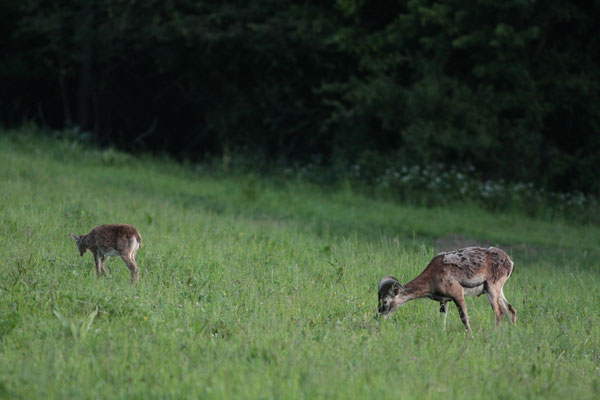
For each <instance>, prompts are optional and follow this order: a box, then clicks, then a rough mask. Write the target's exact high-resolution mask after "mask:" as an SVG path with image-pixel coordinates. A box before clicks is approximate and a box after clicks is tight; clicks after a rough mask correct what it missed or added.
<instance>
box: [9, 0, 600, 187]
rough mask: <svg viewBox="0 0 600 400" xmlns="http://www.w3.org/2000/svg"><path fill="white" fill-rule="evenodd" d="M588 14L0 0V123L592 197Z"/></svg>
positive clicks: (182, 151)
mask: <svg viewBox="0 0 600 400" xmlns="http://www.w3.org/2000/svg"><path fill="white" fill-rule="evenodd" d="M598 14H599V9H598V4H597V3H595V2H583V3H574V2H570V1H566V0H560V1H555V2H552V4H547V3H544V2H536V1H530V0H515V1H502V0H490V1H475V2H474V1H467V0H450V1H444V2H437V1H432V0H410V1H406V2H397V1H387V0H377V1H375V0H339V1H335V2H330V3H323V2H303V3H302V4H299V3H297V2H292V1H287V0H279V1H273V0H265V1H254V2H239V1H232V0H227V1H219V2H196V1H189V0H186V1H177V2H163V1H158V0H148V1H144V2H141V1H120V0H119V1H117V0H91V1H90V0H71V1H67V2H61V3H60V4H57V3H56V2H53V1H47V0H27V1H21V2H16V1H5V2H2V4H0V22H2V23H0V26H1V28H0V33H2V35H1V36H2V37H3V38H7V40H4V41H3V42H2V44H3V46H0V48H1V49H2V50H0V51H1V52H2V53H1V54H0V56H1V57H0V87H1V88H2V89H1V90H0V96H1V99H0V100H1V101H0V122H2V123H4V124H9V125H13V126H18V125H20V124H22V123H23V121H24V120H25V121H27V120H35V121H36V122H37V123H39V124H42V125H47V126H49V127H52V128H60V129H62V128H64V127H73V126H76V127H78V129H79V132H88V133H92V135H93V138H94V139H95V141H97V142H99V143H101V144H103V145H107V146H109V147H110V146H113V147H115V148H119V149H125V150H140V149H141V150H150V151H154V152H158V153H167V154H171V155H174V156H176V157H178V158H181V159H191V160H198V159H201V158H203V157H205V156H206V155H209V156H217V157H222V159H223V161H224V162H225V161H226V160H227V159H228V157H229V154H230V153H232V152H234V153H235V152H243V153H246V154H252V155H253V156H254V157H256V158H257V159H261V160H262V161H263V162H264V161H265V160H268V161H270V162H272V161H276V162H278V161H280V160H283V161H285V162H292V163H293V162H296V161H300V162H307V161H311V160H312V159H313V158H314V157H315V155H316V156H318V157H320V160H321V163H322V164H323V165H324V166H327V167H335V166H336V165H339V164H352V163H353V162H354V160H356V159H359V158H361V157H363V153H365V152H371V153H373V154H376V155H378V156H381V157H384V158H385V157H395V158H396V160H397V165H396V166H395V167H396V168H397V167H401V166H403V165H415V164H416V165H418V166H419V167H421V168H429V167H430V166H431V165H432V164H433V163H442V164H445V165H454V166H456V167H457V168H458V169H465V168H467V167H468V166H474V167H475V168H476V169H477V171H478V173H479V174H480V175H481V176H482V178H483V179H484V180H494V181H498V180H500V179H503V180H505V181H509V182H513V183H514V182H535V184H536V186H540V187H543V188H545V189H546V190H550V191H554V192H567V191H580V192H584V193H585V194H592V195H598V193H600V183H599V182H600V180H598V179H596V177H595V171H596V170H598V169H600V139H599V138H600V135H599V134H598V132H600V111H598V110H600V67H598V65H600V63H599V62H598V60H599V57H600V44H599V43H600V41H599V34H598V33H597V31H598V29H596V28H597V27H596V25H597V17H596V16H597V15H598ZM73 130H76V129H73ZM113 156H114V154H107V155H106V156H105V157H106V159H107V160H106V162H108V163H112V162H117V163H119V162H123V160H116V159H114V157H113Z"/></svg>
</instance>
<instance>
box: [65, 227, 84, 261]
mask: <svg viewBox="0 0 600 400" xmlns="http://www.w3.org/2000/svg"><path fill="white" fill-rule="evenodd" d="M69 236H71V238H72V239H73V240H75V242H76V243H77V249H78V250H79V254H80V255H81V257H83V255H84V254H85V252H86V251H87V247H85V245H84V244H83V240H81V235H79V236H78V235H74V234H72V233H69Z"/></svg>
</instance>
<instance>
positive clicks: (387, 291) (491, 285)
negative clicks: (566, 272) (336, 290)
mask: <svg viewBox="0 0 600 400" xmlns="http://www.w3.org/2000/svg"><path fill="white" fill-rule="evenodd" d="M513 265H514V264H513V262H512V260H511V259H510V257H509V256H508V254H506V253H505V252H504V251H502V250H500V249H497V248H495V247H489V248H487V249H484V248H481V247H467V248H464V249H459V250H455V251H451V252H448V253H440V254H438V255H437V256H435V257H434V258H433V259H432V260H431V262H430V263H429V265H428V266H427V268H425V270H424V271H423V272H422V273H421V274H420V275H419V276H417V277H416V278H415V279H413V280H412V281H410V282H409V283H407V284H406V285H402V284H401V283H400V282H399V281H398V279H396V278H394V277H393V276H385V277H383V278H382V279H381V280H380V281H379V288H378V292H379V313H380V314H381V315H383V316H387V315H390V314H392V313H393V312H394V311H396V309H397V308H398V307H399V306H401V305H402V304H404V303H406V302H407V301H410V300H415V299H421V298H430V299H432V300H435V301H439V302H440V312H441V313H442V315H443V328H444V330H445V329H446V306H447V304H448V302H449V301H450V300H452V301H453V302H454V304H456V306H457V307H458V311H459V313H460V319H461V320H462V322H463V323H464V324H465V327H466V328H467V331H469V332H471V327H470V325H469V316H468V315H467V306H466V304H465V296H479V295H482V294H483V293H485V294H486V295H487V297H488V299H489V300H490V304H491V305H492V309H493V310H494V312H495V313H496V326H498V325H500V321H501V317H502V314H504V315H506V317H507V318H510V320H511V321H512V323H513V324H515V323H516V321H517V312H516V310H515V309H514V308H513V306H511V305H510V304H509V303H508V300H506V297H504V293H503V291H502V287H503V286H504V283H505V282H506V280H507V279H508V277H509V276H510V274H511V273H512V271H513Z"/></svg>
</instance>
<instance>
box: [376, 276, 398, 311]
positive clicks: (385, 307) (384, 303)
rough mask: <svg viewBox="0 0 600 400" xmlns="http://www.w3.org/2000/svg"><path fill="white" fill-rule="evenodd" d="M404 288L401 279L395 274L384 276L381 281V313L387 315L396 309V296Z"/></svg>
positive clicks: (379, 290)
mask: <svg viewBox="0 0 600 400" xmlns="http://www.w3.org/2000/svg"><path fill="white" fill-rule="evenodd" d="M401 289H402V284H401V283H400V281H399V280H398V279H396V278H394V277H393V276H384V277H383V278H381V280H380V281H379V286H378V293H377V294H378V297H379V307H378V311H379V314H380V315H387V314H389V313H390V312H392V311H393V310H394V297H396V295H398V293H399V292H400V290H401Z"/></svg>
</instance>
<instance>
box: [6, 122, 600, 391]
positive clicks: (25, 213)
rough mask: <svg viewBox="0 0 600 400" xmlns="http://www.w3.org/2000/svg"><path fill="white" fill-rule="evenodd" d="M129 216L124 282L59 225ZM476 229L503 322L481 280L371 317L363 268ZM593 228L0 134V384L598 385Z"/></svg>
mask: <svg viewBox="0 0 600 400" xmlns="http://www.w3.org/2000/svg"><path fill="white" fill-rule="evenodd" d="M107 223H129V224H132V225H134V226H135V227H137V228H138V229H139V231H140V232H141V235H142V237H143V247H142V248H141V249H140V250H139V252H138V255H137V262H138V265H139V267H140V281H139V283H137V284H134V285H131V284H130V280H129V271H128V269H127V268H126V267H125V265H124V263H123V262H122V261H121V260H120V259H118V257H116V258H112V259H109V260H108V261H107V262H106V265H107V267H108V269H109V270H110V276H108V277H106V278H103V279H97V278H96V274H95V271H94V268H93V261H92V256H91V255H90V254H89V253H87V254H86V255H85V256H84V257H83V258H82V257H80V256H79V253H78V251H77V247H76V245H75V242H74V241H73V240H72V239H71V238H70V237H69V233H71V232H72V233H75V234H84V233H87V232H89V230H90V229H91V228H92V227H93V226H94V225H99V224H107ZM475 243H480V244H483V245H495V246H499V247H501V248H503V249H505V250H506V251H507V252H508V253H509V254H510V255H511V257H512V258H513V260H514V262H515V270H514V273H513V275H512V276H511V277H510V279H509V280H508V281H507V283H506V285H505V286H504V293H505V294H506V297H507V298H508V300H509V301H510V303H511V304H512V305H513V306H514V307H515V308H516V309H517V312H518V314H517V325H516V327H513V326H511V325H510V324H509V323H508V321H507V320H504V321H503V324H502V325H501V326H500V327H499V329H494V328H493V327H494V320H495V316H494V313H493V312H492V310H491V308H490V305H489V302H488V300H487V298H485V296H482V297H479V298H473V297H470V298H467V307H468V311H469V316H470V322H471V327H472V328H473V337H469V336H468V335H467V334H466V333H465V330H464V327H463V324H462V323H461V321H460V319H459V316H458V312H457V310H456V307H455V306H453V305H451V306H450V307H449V315H448V325H447V330H446V331H445V332H442V323H441V317H440V315H439V314H440V313H439V311H438V310H439V304H438V303H435V302H432V301H430V300H420V301H414V302H410V303H408V304H406V305H404V306H403V307H402V308H400V309H399V310H398V311H397V312H396V313H395V314H394V315H393V316H391V317H390V318H388V319H385V320H378V319H376V318H375V316H376V311H377V283H378V281H379V278H381V277H382V276H384V275H388V274H392V275H395V276H396V277H398V278H399V279H400V281H402V282H407V281H408V280H410V279H412V278H413V277H415V276H416V275H418V274H419V273H420V272H421V271H422V270H423V269H424V268H425V266H426V265H427V263H428V262H429V260H430V259H431V258H432V257H433V256H434V255H435V254H436V253H437V252H438V251H440V250H445V249H448V248H453V247H455V248H456V247H460V246H461V245H467V244H475ZM599 257H600V228H599V227H598V226H594V225H585V224H574V223H571V222H569V221H565V220H560V219H556V220H532V219H528V218H525V217H523V216H521V215H518V214H493V213H490V212H485V211H482V210H480V209H477V208H473V207H467V206H463V207H461V206H459V205H456V206H450V207H446V208H418V207H414V206H405V205H401V204H395V203H393V202H387V201H378V200H375V199H370V198H368V197H365V196H361V195H356V194H353V193H352V192H351V191H350V190H348V189H343V188H340V189H326V188H323V187H316V186H314V185H310V184H308V183H306V182H302V181H298V180H293V181H284V182H282V181H274V180H269V179H268V178H260V177H256V176H254V175H246V176H245V175H240V174H229V175H228V174H224V173H222V172H219V173H215V172H214V171H212V170H211V169H210V168H206V167H198V166H193V165H192V166H181V165H178V164H176V163H174V162H172V161H169V160H162V159H159V158H152V157H137V158H136V157H133V156H130V155H127V154H124V153H120V152H117V151H115V150H111V149H104V150H103V149H98V148H94V147H92V146H90V145H84V144H83V143H81V142H78V141H73V140H66V139H60V138H54V139H51V138H45V137H43V136H39V135H36V134H32V133H30V132H29V131H28V130H27V129H25V128H24V129H22V130H18V131H12V132H3V133H0V398H16V399H39V398H45V399H64V398H76V399H88V398H144V399H154V398H157V399H158V398H160V399H165V398H170V399H181V398H207V399H224V398H241V399H246V398H248V399H257V398H260V399H263V398H264V399H268V398H273V399H281V398H285V399H297V398H299V399H302V398H304V399H314V398H340V399H342V398H343V399H349V398H400V399H430V398H431V399H449V398H451V399H480V398H486V399H489V398H492V399H493V398H506V399H509V398H566V397H568V398H571V399H597V398H599V397H600V306H599V304H600V295H599V290H598V288H599V284H600V262H599Z"/></svg>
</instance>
